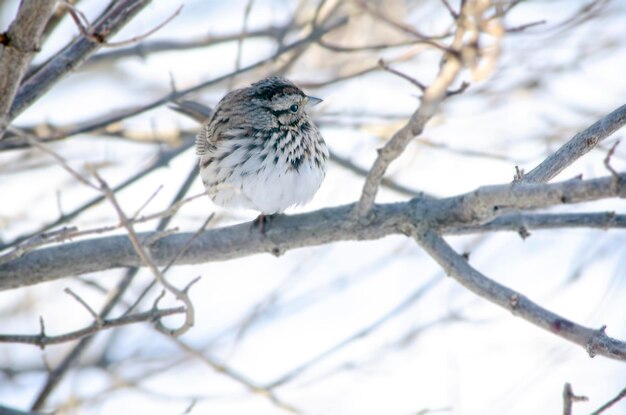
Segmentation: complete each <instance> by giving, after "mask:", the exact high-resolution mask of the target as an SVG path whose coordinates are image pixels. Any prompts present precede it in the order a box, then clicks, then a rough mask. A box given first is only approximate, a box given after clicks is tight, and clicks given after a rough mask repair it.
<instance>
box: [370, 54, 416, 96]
mask: <svg viewBox="0 0 626 415" xmlns="http://www.w3.org/2000/svg"><path fill="white" fill-rule="evenodd" d="M378 65H380V67H381V68H383V69H384V70H386V71H387V72H391V73H392V74H394V75H398V76H399V77H400V78H402V79H406V80H407V81H409V82H410V83H412V84H413V85H415V86H416V87H418V88H419V89H420V90H421V91H422V92H424V90H426V85H424V84H423V83H421V82H420V81H418V80H417V79H415V78H413V77H412V76H409V75H407V74H405V73H404V72H400V71H399V70H397V69H393V68H392V67H391V66H389V65H387V64H386V63H385V61H384V60H383V59H382V58H381V59H379V60H378Z"/></svg>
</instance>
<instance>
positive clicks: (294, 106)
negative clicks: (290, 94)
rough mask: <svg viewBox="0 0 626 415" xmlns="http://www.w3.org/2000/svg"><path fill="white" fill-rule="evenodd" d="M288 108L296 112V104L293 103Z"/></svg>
mask: <svg viewBox="0 0 626 415" xmlns="http://www.w3.org/2000/svg"><path fill="white" fill-rule="evenodd" d="M289 110H290V111H291V112H298V104H293V105H292V106H291V107H289Z"/></svg>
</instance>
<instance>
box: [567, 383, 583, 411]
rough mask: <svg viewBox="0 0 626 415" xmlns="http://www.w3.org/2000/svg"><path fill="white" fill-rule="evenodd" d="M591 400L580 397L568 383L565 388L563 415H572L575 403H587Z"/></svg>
mask: <svg viewBox="0 0 626 415" xmlns="http://www.w3.org/2000/svg"><path fill="white" fill-rule="evenodd" d="M588 400H589V398H587V397H586V396H578V395H575V394H574V391H572V385H570V384H569V383H566V384H565V386H564V387H563V415H572V406H573V404H574V402H586V401H588Z"/></svg>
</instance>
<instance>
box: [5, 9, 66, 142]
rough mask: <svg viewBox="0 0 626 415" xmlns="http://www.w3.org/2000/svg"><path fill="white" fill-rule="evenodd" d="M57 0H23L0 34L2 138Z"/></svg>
mask: <svg viewBox="0 0 626 415" xmlns="http://www.w3.org/2000/svg"><path fill="white" fill-rule="evenodd" d="M55 4H56V0H22V2H21V3H20V8H19V10H18V12H17V17H16V18H15V21H13V23H11V26H10V27H9V30H8V32H6V33H3V34H1V35H0V37H2V39H3V40H2V41H1V42H0V45H2V47H1V48H0V92H1V93H0V139H2V136H3V135H4V131H5V129H6V127H7V126H8V124H9V118H8V116H7V115H8V114H9V110H10V109H11V104H12V103H13V99H14V98H15V95H16V94H17V91H18V88H19V86H20V82H21V81H22V78H23V77H24V74H25V73H26V71H27V69H28V65H29V64H30V61H31V59H32V57H33V55H34V54H35V52H37V51H38V50H39V46H40V45H39V42H40V38H41V34H42V33H43V30H44V28H45V27H46V23H47V22H48V19H50V16H51V15H52V11H53V9H54V5H55Z"/></svg>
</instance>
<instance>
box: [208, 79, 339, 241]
mask: <svg viewBox="0 0 626 415" xmlns="http://www.w3.org/2000/svg"><path fill="white" fill-rule="evenodd" d="M321 101H322V100H321V99H319V98H315V97H311V96H307V95H306V94H305V93H304V92H302V90H300V88H298V87H297V86H296V85H294V84H293V83H292V82H291V81H289V80H287V79H285V78H282V77H278V76H272V77H269V78H265V79H263V80H261V81H259V82H256V83H254V84H252V85H250V86H249V87H246V88H241V89H237V90H234V91H231V92H229V93H228V94H226V96H224V97H223V98H222V100H221V101H220V102H219V103H218V104H217V107H216V108H215V111H214V113H213V115H212V116H211V117H210V118H209V119H208V121H207V122H206V123H205V124H204V125H203V128H202V130H201V131H200V132H199V133H198V135H197V137H196V154H197V155H198V156H199V157H200V176H201V177H202V182H203V183H204V186H205V187H206V189H207V191H208V194H209V196H210V197H211V199H212V200H213V202H215V203H216V204H218V205H220V206H223V207H242V208H249V209H254V210H257V211H259V212H261V214H260V215H259V217H258V218H257V219H256V221H255V222H256V223H258V224H259V226H260V228H261V231H263V224H264V222H265V220H267V218H266V216H271V215H273V214H275V213H280V212H283V211H284V210H285V209H287V208H288V207H290V206H294V205H299V204H303V203H306V202H308V201H310V200H311V199H312V198H313V195H315V193H316V192H317V190H318V189H319V187H320V185H321V184H322V180H324V176H325V175H326V164H327V161H328V149H327V147H326V143H325V142H324V139H323V138H322V136H321V134H320V131H319V129H318V128H317V126H316V125H315V124H313V121H312V120H311V118H310V117H309V115H308V114H307V113H306V110H307V109H308V108H310V107H312V106H313V105H316V104H318V103H320V102H321Z"/></svg>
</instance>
